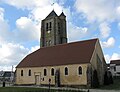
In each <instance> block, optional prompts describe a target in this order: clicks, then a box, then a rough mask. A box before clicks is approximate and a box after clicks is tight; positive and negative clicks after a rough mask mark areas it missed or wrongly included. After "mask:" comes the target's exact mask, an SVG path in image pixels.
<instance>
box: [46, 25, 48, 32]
mask: <svg viewBox="0 0 120 92" xmlns="http://www.w3.org/2000/svg"><path fill="white" fill-rule="evenodd" d="M46 31H48V23H46Z"/></svg>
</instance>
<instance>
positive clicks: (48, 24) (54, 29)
mask: <svg viewBox="0 0 120 92" xmlns="http://www.w3.org/2000/svg"><path fill="white" fill-rule="evenodd" d="M63 43H67V32H66V16H65V15H64V13H63V12H62V13H61V14H60V15H59V16H58V15H57V14H56V13H55V11H54V10H53V11H52V12H51V13H50V14H49V15H48V16H47V17H46V18H45V19H44V20H42V23H41V38H40V46H41V47H48V46H54V45H58V44H63Z"/></svg>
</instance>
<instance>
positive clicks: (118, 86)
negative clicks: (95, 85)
mask: <svg viewBox="0 0 120 92" xmlns="http://www.w3.org/2000/svg"><path fill="white" fill-rule="evenodd" d="M100 89H106V90H120V78H116V79H114V83H113V84H110V85H106V86H102V87H100Z"/></svg>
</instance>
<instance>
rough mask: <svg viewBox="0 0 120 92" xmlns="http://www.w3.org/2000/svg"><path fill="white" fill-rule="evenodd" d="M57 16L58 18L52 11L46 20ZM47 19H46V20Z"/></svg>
mask: <svg viewBox="0 0 120 92" xmlns="http://www.w3.org/2000/svg"><path fill="white" fill-rule="evenodd" d="M56 16H57V14H56V13H55V11H54V10H52V11H51V13H50V14H49V15H48V16H47V17H46V18H50V17H56ZM46 18H45V19H46Z"/></svg>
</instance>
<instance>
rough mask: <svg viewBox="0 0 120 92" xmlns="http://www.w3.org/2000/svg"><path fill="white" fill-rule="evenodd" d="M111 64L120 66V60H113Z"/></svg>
mask: <svg viewBox="0 0 120 92" xmlns="http://www.w3.org/2000/svg"><path fill="white" fill-rule="evenodd" d="M110 64H116V65H120V60H111V61H110Z"/></svg>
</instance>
